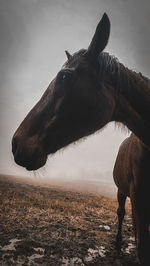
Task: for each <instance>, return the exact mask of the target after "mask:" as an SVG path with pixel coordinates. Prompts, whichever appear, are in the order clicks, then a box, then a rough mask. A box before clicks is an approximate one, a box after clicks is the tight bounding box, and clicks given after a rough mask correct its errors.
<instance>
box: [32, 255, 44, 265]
mask: <svg viewBox="0 0 150 266" xmlns="http://www.w3.org/2000/svg"><path fill="white" fill-rule="evenodd" d="M43 256H44V255H40V254H33V255H31V256H30V257H28V260H29V263H28V265H29V266H30V265H33V264H34V265H36V264H35V263H34V260H35V259H39V258H42V257H43Z"/></svg>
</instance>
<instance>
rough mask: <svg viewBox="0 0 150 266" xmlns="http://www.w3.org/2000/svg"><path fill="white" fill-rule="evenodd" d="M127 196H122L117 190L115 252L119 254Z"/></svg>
mask: <svg viewBox="0 0 150 266" xmlns="http://www.w3.org/2000/svg"><path fill="white" fill-rule="evenodd" d="M126 198H127V196H126V195H125V194H123V193H122V192H121V191H120V190H119V189H118V192H117V199H118V204H119V206H118V209H117V215H118V232H117V235H116V248H117V251H118V252H120V250H121V244H122V222H123V219H124V215H125V202H126Z"/></svg>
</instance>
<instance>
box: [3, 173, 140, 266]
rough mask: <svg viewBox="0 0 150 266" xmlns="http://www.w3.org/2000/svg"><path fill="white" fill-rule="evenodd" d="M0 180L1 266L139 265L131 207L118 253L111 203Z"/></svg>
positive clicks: (91, 195) (108, 200) (54, 188)
mask: <svg viewBox="0 0 150 266" xmlns="http://www.w3.org/2000/svg"><path fill="white" fill-rule="evenodd" d="M20 180H21V179H19V178H13V177H8V176H2V175H1V176H0V265H2V266H5V265H15V266H20V265H25V266H26V265H31V266H34V265H43V266H48V265H49V266H53V265H54V266H57V265H64V266H67V265H70V266H71V265H82V266H84V265H102V266H103V265H104V266H121V265H122V266H133V265H138V264H137V259H136V251H135V246H134V238H133V230H132V220H131V210H130V204H129V202H127V204H126V209H127V213H126V217H125V221H124V226H123V246H122V251H121V254H120V255H118V254H117V252H116V250H115V235H116V231H117V216H116V209H117V202H116V200H115V199H111V198H107V197H103V196H100V195H96V196H95V195H93V194H91V193H89V192H88V193H86V192H84V193H82V192H77V191H71V190H70V191H69V190H67V189H66V190H65V189H60V188H57V187H50V186H49V187H48V186H47V187H46V186H42V185H39V184H34V183H32V182H31V183H26V181H25V180H24V181H20Z"/></svg>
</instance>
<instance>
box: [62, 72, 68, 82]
mask: <svg viewBox="0 0 150 266" xmlns="http://www.w3.org/2000/svg"><path fill="white" fill-rule="evenodd" d="M70 78H71V73H70V72H64V73H61V75H60V80H62V81H66V80H69V79H70Z"/></svg>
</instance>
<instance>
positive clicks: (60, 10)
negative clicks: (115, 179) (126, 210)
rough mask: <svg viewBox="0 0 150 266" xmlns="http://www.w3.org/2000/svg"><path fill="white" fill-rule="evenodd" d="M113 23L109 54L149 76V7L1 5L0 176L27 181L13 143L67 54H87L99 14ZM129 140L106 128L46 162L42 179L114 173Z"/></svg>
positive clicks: (130, 1)
mask: <svg viewBox="0 0 150 266" xmlns="http://www.w3.org/2000/svg"><path fill="white" fill-rule="evenodd" d="M104 12H107V14H108V15H109V17H110V20H111V36H110V39H109V44H108V46H107V49H106V51H108V52H109V53H110V54H113V55H115V56H116V57H118V59H119V60H120V61H121V62H122V63H124V64H125V65H126V66H128V67H129V68H132V69H134V70H137V71H141V72H142V73H143V74H145V75H147V76H150V27H149V25H150V1H149V0H143V1H140V0H126V1H124V0H92V1H91V0H53V1H51V0H0V93H1V94H0V119H1V123H0V133H1V136H0V147H1V154H0V172H1V173H6V174H14V175H24V176H27V175H29V174H28V172H27V171H26V170H24V169H23V168H21V167H19V166H17V165H15V163H14V162H13V157H12V154H11V138H12V135H13V133H14V131H15V130H16V128H17V127H18V125H19V124H20V122H21V121H22V120H23V118H24V117H25V115H26V114H27V113H28V111H29V110H30V109H31V108H32V107H33V105H34V104H35V103H36V102H37V101H38V100H39V98H40V97H41V95H42V94H43V92H44V90H45V89H46V88H47V86H48V84H49V83H50V81H51V80H52V78H53V77H54V76H55V75H56V73H57V72H58V71H59V70H60V68H61V66H62V64H63V63H64V61H65V60H66V58H65V53H64V50H66V49H68V50H69V51H70V52H71V53H73V52H75V51H77V50H79V49H81V48H87V47H88V44H89V43H90V41H91V38H92V35H93V33H94V31H95V28H96V25H97V23H98V22H99V20H100V18H101V16H102V14H103V13H104ZM126 136H127V134H125V133H123V132H121V131H119V130H117V129H116V130H115V129H114V125H113V124H111V125H110V126H107V128H106V129H105V130H104V131H102V132H101V133H99V134H96V135H94V136H92V137H89V138H88V139H87V140H86V141H84V142H80V143H79V144H78V145H76V146H70V147H69V148H67V149H66V150H65V151H63V152H58V153H57V154H56V155H55V156H54V157H51V158H50V159H49V160H48V162H47V165H46V170H45V171H44V174H45V175H46V176H62V177H63V176H65V175H67V176H72V175H73V176H77V177H80V176H85V175H87V176H90V175H92V176H94V175H95V176H97V175H101V174H102V175H103V174H104V173H105V172H111V171H112V168H113V164H114V160H115V157H116V154H117V151H118V148H119V145H120V143H121V142H122V140H123V139H124V138H125V137H126Z"/></svg>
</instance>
